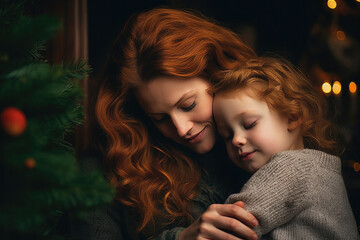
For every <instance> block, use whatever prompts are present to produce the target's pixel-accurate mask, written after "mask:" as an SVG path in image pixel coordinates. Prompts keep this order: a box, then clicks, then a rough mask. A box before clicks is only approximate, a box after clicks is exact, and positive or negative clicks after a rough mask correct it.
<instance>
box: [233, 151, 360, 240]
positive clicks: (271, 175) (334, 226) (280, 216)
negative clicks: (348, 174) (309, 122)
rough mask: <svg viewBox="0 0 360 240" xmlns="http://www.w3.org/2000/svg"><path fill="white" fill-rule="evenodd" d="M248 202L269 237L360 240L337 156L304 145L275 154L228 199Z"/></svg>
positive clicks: (260, 233) (260, 231) (258, 229)
mask: <svg viewBox="0 0 360 240" xmlns="http://www.w3.org/2000/svg"><path fill="white" fill-rule="evenodd" d="M239 200H241V201H244V202H245V208H246V209H247V210H249V211H250V212H251V213H252V214H253V215H254V216H255V217H256V218H257V219H258V220H259V223H260V225H259V226H258V227H256V228H255V231H256V232H257V234H258V236H259V238H260V237H263V239H342V240H343V239H349V240H350V239H351V240H354V239H360V238H359V233H358V231H357V227H356V222H355V218H354V215H353V213H352V210H351V207H350V204H349V200H348V198H347V192H346V189H345V185H344V181H343V178H342V176H341V162H340V159H339V158H338V157H336V156H333V155H330V154H327V153H324V152H321V151H317V150H313V149H303V150H296V151H285V152H281V153H278V154H275V155H274V156H273V157H272V159H271V161H270V162H269V163H268V164H266V165H265V166H263V167H262V168H261V169H259V170H258V171H257V172H256V173H255V174H253V176H252V177H251V178H250V179H249V181H248V182H247V183H246V184H245V185H244V187H243V188H242V190H241V192H240V193H237V194H232V195H230V196H229V198H228V199H227V200H226V202H227V203H234V202H236V201H239Z"/></svg>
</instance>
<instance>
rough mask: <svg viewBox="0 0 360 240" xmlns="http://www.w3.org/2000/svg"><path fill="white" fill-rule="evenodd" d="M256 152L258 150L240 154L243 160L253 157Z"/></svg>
mask: <svg viewBox="0 0 360 240" xmlns="http://www.w3.org/2000/svg"><path fill="white" fill-rule="evenodd" d="M255 152H256V151H253V152H246V153H242V154H241V155H240V159H241V160H242V161H247V160H249V159H251V158H252V157H253V156H254V154H255Z"/></svg>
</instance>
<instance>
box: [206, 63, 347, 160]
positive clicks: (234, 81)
mask: <svg viewBox="0 0 360 240" xmlns="http://www.w3.org/2000/svg"><path fill="white" fill-rule="evenodd" d="M243 88H249V89H252V90H255V91H254V93H255V94H256V96H258V97H260V99H264V100H265V101H266V102H267V103H268V105H269V107H270V108H272V109H274V110H275V111H277V112H279V113H280V114H281V115H282V116H285V117H287V118H288V119H289V121H298V120H299V122H300V127H301V132H300V134H302V136H303V140H304V146H305V147H306V148H312V149H318V150H322V151H325V152H327V153H331V154H335V155H340V154H341V153H342V150H343V149H342V147H341V146H340V144H339V143H337V141H336V139H337V136H338V134H337V131H336V128H335V125H334V124H333V123H331V122H330V121H328V120H327V117H328V116H327V114H328V113H327V106H326V101H325V99H324V98H323V97H322V96H321V93H319V92H318V91H317V90H316V89H315V88H314V87H313V85H312V84H311V82H310V81H309V79H307V78H306V77H305V75H304V74H303V73H301V72H300V71H299V70H298V69H297V68H296V67H295V66H294V65H292V64H291V63H290V62H288V61H286V60H285V59H281V58H271V57H261V58H256V59H251V60H249V61H248V62H247V63H246V64H245V65H243V66H241V67H239V68H236V69H233V70H230V71H225V72H224V76H223V77H222V78H221V79H219V81H218V82H217V83H216V84H215V85H214V86H213V87H212V89H211V90H210V91H211V92H212V93H215V94H216V93H219V92H222V91H227V92H230V91H234V90H235V89H243Z"/></svg>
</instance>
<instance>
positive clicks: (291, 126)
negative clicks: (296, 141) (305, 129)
mask: <svg viewBox="0 0 360 240" xmlns="http://www.w3.org/2000/svg"><path fill="white" fill-rule="evenodd" d="M301 122H302V121H301V118H300V117H299V116H291V117H289V118H288V130H289V131H292V130H295V129H296V128H297V127H299V126H300V124H301Z"/></svg>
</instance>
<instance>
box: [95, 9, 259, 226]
mask: <svg viewBox="0 0 360 240" xmlns="http://www.w3.org/2000/svg"><path fill="white" fill-rule="evenodd" d="M253 57H255V53H254V52H253V51H252V50H251V49H249V48H248V47H247V46H245V45H244V44H243V42H242V41H241V40H240V39H239V38H238V36H237V35H236V34H234V33H233V32H231V31H230V30H227V29H226V28H223V27H221V26H219V25H217V24H215V23H213V22H211V21H210V20H207V19H204V18H203V17H200V16H197V15H195V14H193V13H189V12H184V11H179V10H171V9H154V10H150V11H148V12H145V13H142V14H139V15H137V16H135V17H132V18H131V19H130V20H129V21H128V22H127V24H126V25H125V27H124V29H123V31H122V33H121V34H120V35H119V37H118V38H117V39H116V41H115V42H114V45H113V47H112V49H111V50H110V53H109V55H108V60H107V64H106V69H105V72H106V76H105V78H104V79H103V82H102V85H101V87H100V89H99V93H98V99H97V104H96V116H97V119H98V122H99V124H100V126H101V127H102V129H103V130H104V132H105V133H106V135H107V146H106V149H105V154H106V156H105V169H106V173H107V176H108V178H109V180H110V182H111V183H112V184H113V185H114V186H115V187H116V189H117V199H118V200H119V201H121V202H122V203H124V204H126V205H129V206H132V207H134V208H136V209H137V210H138V212H139V213H140V214H141V215H140V216H141V218H140V219H141V224H140V225H139V229H138V230H139V231H142V230H144V228H145V227H149V223H154V220H156V218H157V217H158V216H163V217H165V219H168V220H169V223H171V222H173V221H174V220H175V219H176V218H178V217H181V218H183V219H187V217H189V216H190V214H189V204H190V202H191V200H192V199H193V198H194V196H195V193H196V191H197V185H198V183H199V179H200V172H199V169H198V168H197V167H196V165H195V164H194V162H193V161H191V160H190V159H189V158H188V157H186V155H185V154H184V153H182V152H180V151H179V150H177V148H176V147H173V146H172V144H171V143H168V142H169V140H166V139H165V138H164V137H163V136H161V134H160V133H159V132H157V130H156V129H155V130H154V128H155V127H154V126H153V125H151V121H150V120H149V119H148V118H147V117H146V115H145V114H144V113H143V111H142V109H141V108H140V107H139V105H138V103H137V101H136V98H135V97H134V94H133V90H134V88H136V87H137V86H139V85H141V84H142V83H143V82H146V81H150V80H151V79H152V78H154V77H157V76H164V75H165V76H173V77H181V78H188V77H195V76H196V77H202V78H204V79H207V80H209V82H210V79H211V78H213V77H215V76H217V75H218V74H220V73H221V72H222V71H224V70H228V69H232V68H233V67H235V66H236V65H238V63H239V62H245V61H247V60H248V59H250V58H253Z"/></svg>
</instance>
